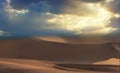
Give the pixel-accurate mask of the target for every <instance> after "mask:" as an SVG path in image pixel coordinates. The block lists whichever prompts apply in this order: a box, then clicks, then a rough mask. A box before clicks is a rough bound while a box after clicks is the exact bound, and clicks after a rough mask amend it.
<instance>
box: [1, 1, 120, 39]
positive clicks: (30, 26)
mask: <svg viewBox="0 0 120 73" xmlns="http://www.w3.org/2000/svg"><path fill="white" fill-rule="evenodd" d="M82 35H86V36H88V35H100V36H101V35H102V36H106V35H108V36H109V35H117V36H120V0H0V37H24V36H33V37H34V36H67V37H71V36H72V37H74V36H75V37H76V36H78V37H80V36H82Z"/></svg>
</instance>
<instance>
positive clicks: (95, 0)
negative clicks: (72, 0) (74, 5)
mask: <svg viewBox="0 0 120 73" xmlns="http://www.w3.org/2000/svg"><path fill="white" fill-rule="evenodd" d="M80 1H83V2H100V1H103V0H80Z"/></svg>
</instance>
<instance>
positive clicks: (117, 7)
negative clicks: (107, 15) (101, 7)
mask: <svg viewBox="0 0 120 73" xmlns="http://www.w3.org/2000/svg"><path fill="white" fill-rule="evenodd" d="M108 7H109V8H110V10H111V11H113V12H115V13H120V0H114V1H113V2H110V3H109V5H108Z"/></svg>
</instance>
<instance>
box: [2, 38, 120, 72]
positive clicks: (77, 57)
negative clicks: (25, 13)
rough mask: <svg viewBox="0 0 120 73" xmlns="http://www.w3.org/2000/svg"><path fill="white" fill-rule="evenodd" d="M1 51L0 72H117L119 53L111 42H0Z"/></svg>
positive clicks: (28, 40)
mask: <svg viewBox="0 0 120 73" xmlns="http://www.w3.org/2000/svg"><path fill="white" fill-rule="evenodd" d="M60 41H61V40H60ZM0 50H1V51H0V73H100V72H102V73H119V65H120V64H119V60H120V59H119V54H118V51H117V50H116V49H114V47H113V46H112V45H111V44H110V43H108V44H70V43H59V42H50V41H45V40H41V39H38V38H27V39H26V38H22V39H9V40H0Z"/></svg>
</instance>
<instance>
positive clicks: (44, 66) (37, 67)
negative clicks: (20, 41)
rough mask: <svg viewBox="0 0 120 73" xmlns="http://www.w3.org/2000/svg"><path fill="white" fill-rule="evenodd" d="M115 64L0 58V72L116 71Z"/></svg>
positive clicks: (88, 72) (82, 72)
mask: <svg viewBox="0 0 120 73" xmlns="http://www.w3.org/2000/svg"><path fill="white" fill-rule="evenodd" d="M118 70H119V68H118V66H116V65H81V64H66V63H53V62H48V61H41V60H28V59H0V73H97V72H102V73H109V72H110V73H118Z"/></svg>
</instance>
